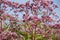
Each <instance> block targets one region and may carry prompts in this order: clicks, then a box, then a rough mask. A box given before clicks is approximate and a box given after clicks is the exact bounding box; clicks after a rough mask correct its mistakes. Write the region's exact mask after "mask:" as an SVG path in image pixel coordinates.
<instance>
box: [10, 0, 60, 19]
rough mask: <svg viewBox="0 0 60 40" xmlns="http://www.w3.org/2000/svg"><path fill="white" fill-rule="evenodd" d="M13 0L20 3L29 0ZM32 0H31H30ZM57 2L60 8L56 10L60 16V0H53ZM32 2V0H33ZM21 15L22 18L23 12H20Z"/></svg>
mask: <svg viewBox="0 0 60 40" xmlns="http://www.w3.org/2000/svg"><path fill="white" fill-rule="evenodd" d="M11 1H14V2H19V3H20V4H24V3H26V1H28V0H11ZM30 1H31V0H30ZM53 1H54V3H55V4H57V5H58V7H59V8H56V9H55V11H56V13H57V15H58V16H60V0H53ZM31 2H32V1H31ZM19 15H20V18H21V19H22V14H19Z"/></svg>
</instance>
